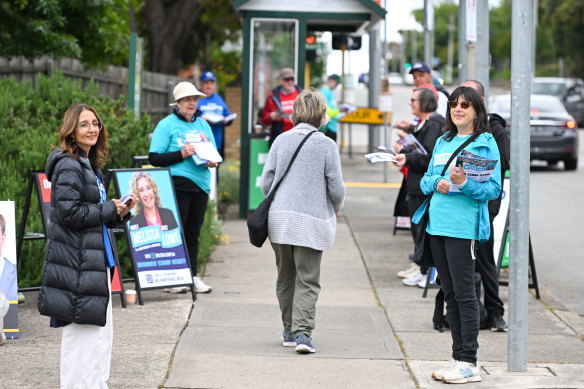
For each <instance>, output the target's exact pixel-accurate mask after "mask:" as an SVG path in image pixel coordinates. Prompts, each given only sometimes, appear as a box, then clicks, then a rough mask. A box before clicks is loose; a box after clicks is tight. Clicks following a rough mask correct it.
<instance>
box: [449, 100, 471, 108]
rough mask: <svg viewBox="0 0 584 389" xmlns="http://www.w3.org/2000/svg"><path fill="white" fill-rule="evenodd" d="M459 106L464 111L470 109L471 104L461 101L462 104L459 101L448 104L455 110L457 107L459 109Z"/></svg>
mask: <svg viewBox="0 0 584 389" xmlns="http://www.w3.org/2000/svg"><path fill="white" fill-rule="evenodd" d="M458 104H460V108H462V109H468V108H469V107H470V106H471V103H469V102H468V101H461V102H460V103H459V102H457V101H449V102H448V105H450V109H455V108H456V107H458Z"/></svg>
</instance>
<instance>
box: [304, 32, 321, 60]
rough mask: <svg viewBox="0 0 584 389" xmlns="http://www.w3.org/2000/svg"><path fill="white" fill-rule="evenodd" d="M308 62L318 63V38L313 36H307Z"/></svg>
mask: <svg viewBox="0 0 584 389" xmlns="http://www.w3.org/2000/svg"><path fill="white" fill-rule="evenodd" d="M305 48H306V62H310V63H313V62H316V57H317V55H316V49H317V48H318V45H317V44H316V37H315V36H314V35H312V34H309V35H307V36H306V44H305Z"/></svg>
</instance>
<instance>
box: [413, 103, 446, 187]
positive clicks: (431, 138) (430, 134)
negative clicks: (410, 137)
mask: <svg viewBox="0 0 584 389" xmlns="http://www.w3.org/2000/svg"><path fill="white" fill-rule="evenodd" d="M443 128H444V118H443V117H442V116H441V115H439V114H437V113H433V114H432V115H431V116H430V117H429V118H428V120H426V123H424V125H423V126H422V128H420V130H419V131H417V132H415V133H414V136H415V137H416V139H417V140H418V142H420V143H421V144H422V146H424V148H425V149H426V151H427V152H428V155H422V154H417V153H406V167H407V168H408V178H407V180H406V181H407V192H408V194H409V195H410V196H424V193H423V192H422V189H420V181H421V180H422V177H423V176H424V174H425V173H426V171H427V170H428V164H429V163H430V160H431V159H432V152H433V151H434V146H435V145H436V141H437V140H438V138H440V136H441V135H442V134H443V133H442V129H443Z"/></svg>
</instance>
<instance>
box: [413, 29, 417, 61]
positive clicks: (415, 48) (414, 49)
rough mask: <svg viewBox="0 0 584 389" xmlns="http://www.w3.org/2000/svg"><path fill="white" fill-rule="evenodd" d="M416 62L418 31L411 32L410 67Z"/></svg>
mask: <svg viewBox="0 0 584 389" xmlns="http://www.w3.org/2000/svg"><path fill="white" fill-rule="evenodd" d="M416 62H418V31H416V30H412V66H413V65H414V64H415V63H416Z"/></svg>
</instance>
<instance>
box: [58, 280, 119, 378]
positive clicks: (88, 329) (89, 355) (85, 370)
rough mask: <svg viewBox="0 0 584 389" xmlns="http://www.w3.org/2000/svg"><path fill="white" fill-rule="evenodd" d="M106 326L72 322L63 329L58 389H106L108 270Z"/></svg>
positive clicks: (109, 335) (109, 338) (110, 326)
mask: <svg viewBox="0 0 584 389" xmlns="http://www.w3.org/2000/svg"><path fill="white" fill-rule="evenodd" d="M107 279H108V289H109V290H110V296H109V303H108V305H107V313H106V324H105V327H99V326H94V325H80V324H75V323H71V324H69V325H67V326H65V327H63V337H62V340H61V389H107V380H108V379H109V375H110V362H111V358H112V345H113V336H114V326H113V323H112V320H113V318H112V295H111V283H110V274H109V269H108V271H107Z"/></svg>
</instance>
